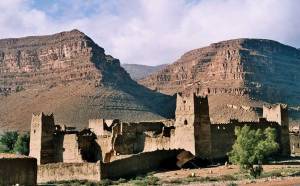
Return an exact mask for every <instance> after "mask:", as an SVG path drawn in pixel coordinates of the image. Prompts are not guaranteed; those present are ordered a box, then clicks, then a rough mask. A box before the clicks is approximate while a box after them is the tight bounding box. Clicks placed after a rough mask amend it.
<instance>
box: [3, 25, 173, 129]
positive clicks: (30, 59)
mask: <svg viewBox="0 0 300 186" xmlns="http://www.w3.org/2000/svg"><path fill="white" fill-rule="evenodd" d="M0 74H1V76H0V103H1V104H0V113H1V114H0V121H1V122H0V127H1V130H28V129H29V127H30V121H31V114H32V113H33V112H42V111H43V112H46V113H52V112H53V113H54V115H55V120H56V123H57V124H65V125H69V126H76V127H79V128H82V127H85V126H87V124H88V119H90V118H101V117H102V118H107V119H112V118H118V119H122V120H125V121H136V120H153V119H163V118H165V117H172V114H173V112H174V110H172V109H173V108H174V107H173V106H174V104H175V102H174V97H171V96H166V95H163V94H161V93H157V92H153V91H151V90H149V89H147V88H145V87H143V86H141V85H139V84H137V83H136V82H135V81H133V80H132V79H131V78H130V76H129V74H128V73H127V72H126V71H125V70H124V69H123V68H122V67H121V66H120V61H119V60H118V59H116V58H114V57H112V56H110V55H107V54H105V51H104V49H103V48H101V47H100V46H98V45H97V44H96V43H95V42H94V41H93V40H92V39H91V38H89V37H88V36H87V35H85V34H84V33H82V32H80V31H78V30H72V31H67V32H61V33H57V34H53V35H47V36H30V37H24V38H12V39H2V40H0Z"/></svg>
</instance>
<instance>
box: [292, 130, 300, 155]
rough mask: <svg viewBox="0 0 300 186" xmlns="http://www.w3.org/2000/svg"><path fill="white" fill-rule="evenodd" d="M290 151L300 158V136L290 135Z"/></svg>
mask: <svg viewBox="0 0 300 186" xmlns="http://www.w3.org/2000/svg"><path fill="white" fill-rule="evenodd" d="M290 140H291V143H290V149H291V154H292V155H296V156H299V155H300V135H299V134H290Z"/></svg>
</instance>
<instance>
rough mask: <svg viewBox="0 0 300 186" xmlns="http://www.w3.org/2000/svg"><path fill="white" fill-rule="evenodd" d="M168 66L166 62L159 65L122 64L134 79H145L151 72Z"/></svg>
mask: <svg viewBox="0 0 300 186" xmlns="http://www.w3.org/2000/svg"><path fill="white" fill-rule="evenodd" d="M166 66H167V65H166V64H164V65H157V66H148V65H138V64H122V67H123V68H124V69H125V70H126V71H127V72H128V73H129V74H130V76H131V78H132V79H134V80H140V79H143V78H145V77H147V76H149V75H150V74H153V73H155V72H157V71H160V70H162V69H163V68H165V67H166Z"/></svg>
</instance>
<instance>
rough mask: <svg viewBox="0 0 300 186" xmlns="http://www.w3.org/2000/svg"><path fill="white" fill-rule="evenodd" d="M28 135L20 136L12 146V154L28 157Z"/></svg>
mask: <svg viewBox="0 0 300 186" xmlns="http://www.w3.org/2000/svg"><path fill="white" fill-rule="evenodd" d="M29 141H30V140H29V134H28V133H25V134H21V135H19V136H18V139H17V141H16V143H15V146H14V150H13V151H14V152H15V153H18V154H23V155H28V154H29Z"/></svg>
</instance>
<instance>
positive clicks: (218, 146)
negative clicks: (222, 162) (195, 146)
mask: <svg viewBox="0 0 300 186" xmlns="http://www.w3.org/2000/svg"><path fill="white" fill-rule="evenodd" d="M245 125H248V126H250V128H251V129H252V130H257V129H262V130H265V129H266V128H268V127H270V128H274V129H275V131H276V137H277V138H276V141H277V143H278V144H279V146H280V149H279V151H278V153H279V154H281V155H285V154H284V153H283V149H284V148H286V147H283V144H282V141H281V127H280V125H279V124H278V123H276V122H268V121H266V120H260V121H258V122H239V121H237V120H232V121H231V123H228V124H213V125H211V137H212V138H211V140H212V156H211V157H212V159H218V158H225V157H226V156H227V153H228V152H230V151H231V149H232V145H233V144H234V142H235V140H236V136H235V133H234V130H235V127H243V126H245ZM288 148H289V147H288Z"/></svg>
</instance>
